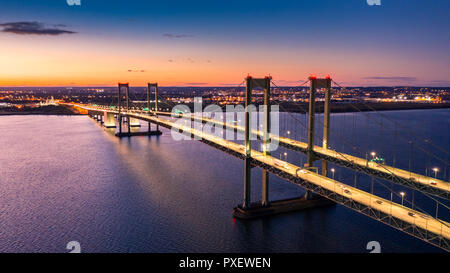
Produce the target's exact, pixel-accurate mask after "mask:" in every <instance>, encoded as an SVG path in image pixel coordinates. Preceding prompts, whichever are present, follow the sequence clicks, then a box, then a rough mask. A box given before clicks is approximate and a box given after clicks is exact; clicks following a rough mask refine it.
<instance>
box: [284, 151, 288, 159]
mask: <svg viewBox="0 0 450 273" xmlns="http://www.w3.org/2000/svg"><path fill="white" fill-rule="evenodd" d="M284 160H287V153H286V152H285V153H284Z"/></svg>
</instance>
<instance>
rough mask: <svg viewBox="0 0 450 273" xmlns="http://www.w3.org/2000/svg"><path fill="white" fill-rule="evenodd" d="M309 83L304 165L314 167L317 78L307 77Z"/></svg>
mask: <svg viewBox="0 0 450 273" xmlns="http://www.w3.org/2000/svg"><path fill="white" fill-rule="evenodd" d="M309 81H310V83H311V85H310V90H309V108H308V148H307V153H306V157H307V159H306V167H307V168H310V169H311V168H312V167H314V127H315V126H314V123H315V114H316V86H317V78H316V77H315V76H311V77H310V78H309ZM304 197H305V199H310V198H312V193H311V192H309V191H308V190H307V191H306V193H305V196H304Z"/></svg>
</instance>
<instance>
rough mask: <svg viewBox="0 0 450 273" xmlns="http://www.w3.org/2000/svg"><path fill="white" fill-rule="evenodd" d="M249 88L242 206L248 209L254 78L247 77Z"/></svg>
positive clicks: (246, 97) (247, 93) (246, 93)
mask: <svg viewBox="0 0 450 273" xmlns="http://www.w3.org/2000/svg"><path fill="white" fill-rule="evenodd" d="M246 80H247V88H246V92H245V133H244V134H245V136H244V137H245V142H244V146H245V160H244V203H243V204H242V207H243V208H244V209H247V208H249V207H250V192H251V180H252V179H251V178H252V176H251V172H252V168H251V158H252V155H251V151H252V145H251V141H250V112H249V111H250V107H249V106H250V104H251V103H252V89H253V87H252V78H251V77H247V79H246Z"/></svg>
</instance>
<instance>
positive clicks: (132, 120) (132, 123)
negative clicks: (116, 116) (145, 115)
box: [127, 118, 141, 127]
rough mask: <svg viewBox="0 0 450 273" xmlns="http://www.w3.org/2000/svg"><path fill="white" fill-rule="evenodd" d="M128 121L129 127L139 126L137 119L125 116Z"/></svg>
mask: <svg viewBox="0 0 450 273" xmlns="http://www.w3.org/2000/svg"><path fill="white" fill-rule="evenodd" d="M128 119H129V121H130V127H141V124H140V123H139V120H138V119H137V118H127V120H128Z"/></svg>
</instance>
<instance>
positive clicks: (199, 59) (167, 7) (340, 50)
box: [0, 0, 450, 86]
mask: <svg viewBox="0 0 450 273" xmlns="http://www.w3.org/2000/svg"><path fill="white" fill-rule="evenodd" d="M68 2H77V0H27V1H25V0H0V86H114V85H117V82H129V83H130V85H131V86H145V85H146V83H147V82H158V84H159V85H160V86H234V85H239V84H240V83H241V82H242V81H243V79H244V78H245V77H246V76H247V75H252V76H254V77H260V76H266V75H270V76H272V77H273V80H274V82H275V83H276V84H277V85H280V86H281V85H283V86H286V85H290V86H295V85H298V84H299V83H301V82H303V81H304V80H306V79H307V78H308V76H309V75H311V74H315V75H317V76H318V77H321V76H325V75H328V74H329V75H331V77H332V78H333V79H334V80H335V81H336V82H338V83H339V84H341V85H343V86H399V85H401V86H403V85H408V86H450V51H449V49H450V31H449V29H450V16H448V14H450V1H448V0H381V5H379V6H377V5H372V6H371V5H368V3H367V0H333V1H332V0H296V1H292V0H291V1H286V0H277V1H267V0H258V1H250V0H239V1H235V0H227V1H218V0H209V1H196V0H190V1H186V0H179V1H176V0H165V1H152V0H148V1H140V0H126V1H119V0H110V1H107V0H81V1H80V2H81V5H69V4H68Z"/></svg>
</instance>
